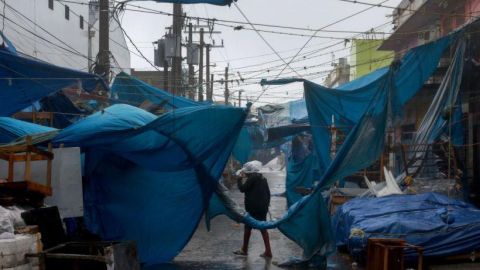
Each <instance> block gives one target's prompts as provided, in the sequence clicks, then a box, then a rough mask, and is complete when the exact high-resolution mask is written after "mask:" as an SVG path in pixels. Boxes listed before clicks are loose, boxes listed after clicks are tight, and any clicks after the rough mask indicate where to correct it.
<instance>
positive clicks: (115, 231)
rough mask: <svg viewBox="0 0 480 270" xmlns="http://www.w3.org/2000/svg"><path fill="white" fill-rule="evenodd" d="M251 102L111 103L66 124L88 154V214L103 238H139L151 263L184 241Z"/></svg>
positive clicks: (69, 141)
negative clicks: (151, 108)
mask: <svg viewBox="0 0 480 270" xmlns="http://www.w3.org/2000/svg"><path fill="white" fill-rule="evenodd" d="M246 115H247V109H244V108H233V107H224V106H195V107H189V108H183V109H178V110H175V111H172V112H169V113H166V114H163V115H162V116H160V117H158V118H157V117H155V116H154V115H153V114H150V113H148V112H145V111H143V110H141V109H138V108H135V107H132V106H129V105H114V106H111V107H109V108H107V109H105V110H103V111H101V112H98V113H96V114H94V115H91V116H89V117H87V118H85V119H83V120H81V121H79V122H77V123H75V124H73V125H71V126H69V127H68V128H66V129H64V130H63V131H61V132H60V133H59V134H58V135H57V137H55V138H54V140H53V142H54V143H55V144H57V145H58V144H64V145H65V146H79V147H81V149H82V151H83V152H84V153H85V175H84V179H85V183H84V184H85V185H84V187H85V189H84V194H85V196H84V208H85V219H86V224H87V227H88V228H89V230H91V231H92V232H93V233H96V234H98V235H100V236H101V237H102V239H105V240H135V241H136V242H137V246H138V252H139V258H140V260H141V261H142V262H144V263H147V264H154V263H165V262H169V261H171V260H172V259H173V258H174V257H175V256H176V255H177V254H178V253H179V252H180V251H181V250H182V249H183V247H184V246H185V245H186V243H187V242H188V240H189V239H190V237H191V236H192V234H193V232H194V231H195V229H196V227H197V225H198V222H199V221H200V218H201V216H202V213H203V212H204V209H205V206H206V204H207V202H208V201H209V200H210V197H211V194H212V192H213V190H214V188H215V187H216V186H217V184H218V180H219V178H220V176H221V174H222V172H223V169H224V167H225V164H226V162H227V160H228V158H229V157H230V154H231V151H232V149H233V146H234V144H235V142H236V140H237V137H238V134H239V132H240V129H241V128H242V126H243V124H244V121H245V118H246Z"/></svg>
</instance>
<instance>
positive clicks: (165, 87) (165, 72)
mask: <svg viewBox="0 0 480 270" xmlns="http://www.w3.org/2000/svg"><path fill="white" fill-rule="evenodd" d="M168 87H169V85H168V61H167V60H164V62H163V90H165V91H168V90H169V88H168Z"/></svg>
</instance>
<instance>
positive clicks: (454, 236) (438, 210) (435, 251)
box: [333, 193, 480, 258]
mask: <svg viewBox="0 0 480 270" xmlns="http://www.w3.org/2000/svg"><path fill="white" fill-rule="evenodd" d="M333 227H334V228H335V235H336V244H337V246H344V247H345V246H346V247H348V249H349V250H350V252H351V253H352V254H353V255H354V256H364V255H365V253H366V247H367V241H368V238H370V237H375V238H392V237H393V238H402V239H405V240H406V241H407V243H409V244H412V245H418V246H421V247H423V248H424V253H423V255H424V256H428V257H441V256H451V255H457V254H468V253H470V252H474V251H476V250H478V249H479V248H480V210H479V209H477V208H475V207H474V206H473V205H470V204H467V203H464V202H462V201H458V200H454V199H450V198H448V197H446V196H444V195H440V194H436V193H425V194H420V195H393V196H388V197H383V198H355V199H353V200H350V201H348V202H347V203H345V204H343V205H342V206H341V207H340V208H339V209H338V210H337V212H336V213H335V215H334V218H333ZM352 230H355V231H357V232H358V233H357V234H355V235H356V236H353V235H352ZM416 255H417V254H416V253H414V252H412V251H407V253H406V256H407V258H413V257H415V256H416Z"/></svg>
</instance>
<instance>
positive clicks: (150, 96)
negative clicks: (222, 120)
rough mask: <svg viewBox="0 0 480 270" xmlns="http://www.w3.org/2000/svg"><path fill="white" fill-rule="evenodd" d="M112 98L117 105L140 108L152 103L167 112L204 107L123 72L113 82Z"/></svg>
mask: <svg viewBox="0 0 480 270" xmlns="http://www.w3.org/2000/svg"><path fill="white" fill-rule="evenodd" d="M110 91H111V96H112V98H113V100H115V101H116V102H117V103H125V104H129V105H132V106H136V107H139V106H140V105H141V104H142V103H143V102H144V101H150V102H152V103H153V104H155V105H158V106H161V107H163V108H165V109H166V110H172V109H178V108H185V107H192V106H199V105H202V104H200V103H198V102H195V101H193V100H191V99H188V98H184V97H180V96H175V95H173V94H170V93H168V92H167V91H164V90H161V89H158V88H155V87H153V86H151V85H149V84H147V83H145V82H143V81H141V80H139V79H137V78H135V77H133V76H130V75H128V74H127V73H124V72H121V73H119V74H118V75H117V76H116V77H115V80H114V81H113V85H112V88H111V90H110Z"/></svg>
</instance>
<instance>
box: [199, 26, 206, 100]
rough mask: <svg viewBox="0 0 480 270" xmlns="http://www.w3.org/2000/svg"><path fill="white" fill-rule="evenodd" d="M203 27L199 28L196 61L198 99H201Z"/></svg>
mask: <svg viewBox="0 0 480 270" xmlns="http://www.w3.org/2000/svg"><path fill="white" fill-rule="evenodd" d="M203 35H204V32H203V28H200V48H199V49H200V59H199V61H198V101H200V102H202V101H203V47H204V46H205V44H204V41H203Z"/></svg>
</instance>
